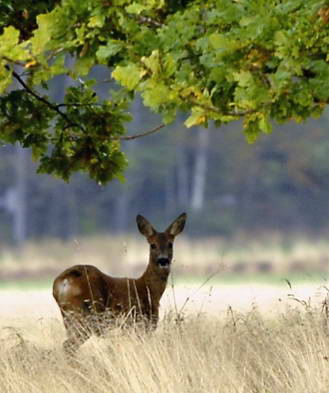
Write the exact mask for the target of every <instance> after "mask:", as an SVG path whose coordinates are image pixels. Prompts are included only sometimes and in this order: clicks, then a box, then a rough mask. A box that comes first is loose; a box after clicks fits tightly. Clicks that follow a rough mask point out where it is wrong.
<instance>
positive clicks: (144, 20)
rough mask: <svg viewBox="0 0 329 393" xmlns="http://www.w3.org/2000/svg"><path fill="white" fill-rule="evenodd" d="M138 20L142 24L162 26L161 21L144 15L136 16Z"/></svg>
mask: <svg viewBox="0 0 329 393" xmlns="http://www.w3.org/2000/svg"><path fill="white" fill-rule="evenodd" d="M138 21H139V22H141V23H144V24H148V25H153V26H155V27H162V26H163V23H160V22H158V21H157V20H154V19H152V18H149V17H146V16H140V17H139V18H138Z"/></svg>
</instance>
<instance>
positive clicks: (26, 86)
mask: <svg viewBox="0 0 329 393" xmlns="http://www.w3.org/2000/svg"><path fill="white" fill-rule="evenodd" d="M6 68H7V69H9V67H8V66H6ZM13 76H14V78H15V79H16V80H17V81H18V83H19V84H20V85H21V86H22V87H23V88H24V90H25V91H26V92H27V93H28V94H30V95H31V96H33V97H34V98H36V99H37V100H38V101H40V102H42V103H43V104H45V105H46V106H48V108H50V109H52V110H53V111H55V112H57V113H58V114H59V115H60V116H61V117H62V118H63V119H64V120H65V121H66V123H67V124H68V125H69V126H70V127H78V128H79V129H80V130H82V131H83V132H84V131H85V129H84V128H83V127H82V126H81V124H78V123H75V122H73V121H72V120H71V119H70V118H69V117H68V116H67V115H66V114H65V113H64V112H62V111H61V110H60V109H59V106H58V105H55V104H52V103H51V102H49V101H48V100H46V99H45V98H44V97H42V96H40V95H39V94H37V93H36V92H35V91H34V90H32V89H31V88H30V87H29V86H28V85H27V84H26V83H25V82H24V80H23V79H22V78H21V77H20V75H19V74H18V73H17V72H16V71H13Z"/></svg>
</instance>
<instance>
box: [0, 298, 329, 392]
mask: <svg viewBox="0 0 329 393" xmlns="http://www.w3.org/2000/svg"><path fill="white" fill-rule="evenodd" d="M1 325H2V326H1V329H0V333H1V334H0V340H1V358H0V391H1V392H4V393H39V392H40V393H46V392H47V393H64V392H65V393H71V392H72V393H78V392H79V393H87V392H88V393H93V392H95V393H103V392H104V393H111V392H113V393H131V392H137V393H139V392H140V393H141V392H143V393H151V392H154V393H164V392H167V393H169V392H170V393H172V392H182V393H185V392H186V393H200V392H211V393H215V392H218V393H234V392H238V393H282V392H285V393H301V392H303V393H322V392H323V393H325V392H327V391H328V383H329V363H328V362H329V345H328V332H329V331H328V318H327V315H326V313H325V311H322V309H321V307H320V306H319V307H317V306H312V305H310V304H308V303H303V304H299V306H298V307H297V306H296V307H295V306H291V307H288V308H286V310H285V311H284V312H282V313H278V314H276V315H275V317H274V316H269V315H267V314H263V313H261V312H259V310H258V309H257V307H253V308H252V309H251V310H250V311H249V312H245V313H241V312H238V311H235V310H234V309H232V308H229V309H228V310H227V312H226V313H225V314H222V315H214V314H207V313H194V314H192V313H191V314H176V313H175V311H171V312H170V311H169V312H167V313H166V314H165V315H164V317H163V318H162V320H161V323H160V324H159V327H158V329H157V330H156V331H155V332H154V333H149V334H143V333H141V332H138V331H137V332H136V331H122V330H120V329H119V328H118V329H114V330H112V331H111V332H109V333H108V335H107V336H106V337H105V338H95V337H92V338H91V339H90V340H89V341H88V342H87V343H85V344H84V346H83V347H82V348H81V349H80V350H79V352H78V354H77V356H76V358H75V359H73V360H72V359H71V360H70V359H67V358H66V357H65V355H64V353H63V351H62V350H61V346H60V343H61V342H62V341H63V339H64V329H63V327H62V323H61V321H60V320H59V319H57V318H39V319H36V318H30V317H24V318H17V319H8V320H5V319H2V320H1Z"/></svg>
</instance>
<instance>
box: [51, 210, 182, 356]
mask: <svg viewBox="0 0 329 393" xmlns="http://www.w3.org/2000/svg"><path fill="white" fill-rule="evenodd" d="M136 220H137V226H138V229H139V231H140V232H141V234H142V235H144V236H145V237H146V239H147V241H148V243H149V245H150V256H149V262H148V265H147V268H146V270H145V272H144V273H143V274H142V276H141V277H140V278H137V279H133V278H121V277H120V278H118V277H111V276H108V275H107V274H104V273H103V272H101V271H100V270H98V269H97V268H96V267H95V266H91V265H76V266H73V267H71V268H69V269H67V270H65V271H64V272H63V273H61V274H60V275H59V276H58V277H57V278H56V279H55V281H54V284H53V295H54V298H55V300H56V302H57V304H58V306H59V308H60V311H61V314H62V316H63V320H64V325H65V328H66V331H67V336H68V338H67V340H66V341H65V342H64V344H63V346H64V350H65V351H66V352H68V353H70V354H73V353H74V352H75V351H76V350H77V349H78V348H79V347H80V346H81V345H82V344H83V343H84V342H85V341H86V340H87V339H88V338H89V337H90V335H91V334H92V333H95V334H97V335H100V334H102V333H103V332H104V328H107V327H110V325H111V323H113V321H115V320H116V319H118V318H119V316H124V317H125V318H126V319H125V321H126V323H128V322H130V323H131V322H138V321H143V323H144V324H145V325H144V326H145V327H147V328H152V327H153V328H155V327H156V325H157V322H158V318H159V305H160V304H159V302H160V299H161V296H162V294H163V292H164V290H165V288H166V285H167V281H168V276H169V273H170V267H171V261H172V258H173V242H174V239H175V237H176V236H177V235H178V234H179V233H181V232H182V230H183V229H184V226H185V221H186V214H185V213H183V214H181V215H180V216H179V217H178V218H177V219H176V220H175V221H174V222H173V223H172V224H171V225H169V227H168V228H167V229H166V230H165V231H164V232H157V231H156V230H155V229H154V228H153V226H152V225H151V224H150V223H149V222H148V221H147V220H146V218H144V217H143V216H141V215H138V216H137V218H136Z"/></svg>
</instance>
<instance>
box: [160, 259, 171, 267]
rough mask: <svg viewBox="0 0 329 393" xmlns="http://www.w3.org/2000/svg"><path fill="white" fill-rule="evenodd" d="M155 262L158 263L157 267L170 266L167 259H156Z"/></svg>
mask: <svg viewBox="0 0 329 393" xmlns="http://www.w3.org/2000/svg"><path fill="white" fill-rule="evenodd" d="M157 262H158V265H159V266H161V267H168V266H169V264H170V262H169V258H158V259H157Z"/></svg>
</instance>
